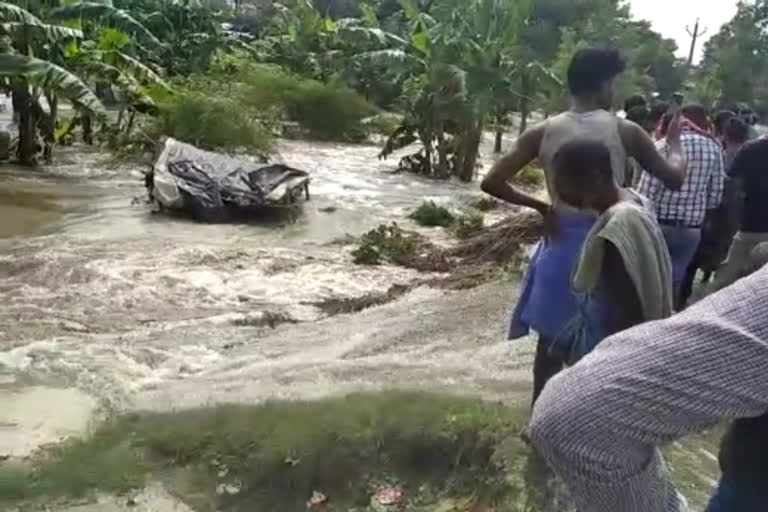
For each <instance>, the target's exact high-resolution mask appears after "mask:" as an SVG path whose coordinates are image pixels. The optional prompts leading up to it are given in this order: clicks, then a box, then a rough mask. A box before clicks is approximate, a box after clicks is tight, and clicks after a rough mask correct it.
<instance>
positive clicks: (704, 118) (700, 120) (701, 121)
mask: <svg viewBox="0 0 768 512" xmlns="http://www.w3.org/2000/svg"><path fill="white" fill-rule="evenodd" d="M681 112H682V114H683V116H685V118H686V119H688V120H689V121H691V122H692V123H693V124H695V125H696V126H697V127H698V128H699V129H700V130H705V131H706V130H709V129H710V125H709V116H708V115H707V109H706V108H704V107H703V106H701V105H698V104H690V105H686V106H684V107H683V108H682V110H681Z"/></svg>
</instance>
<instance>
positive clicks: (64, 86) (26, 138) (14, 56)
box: [0, 2, 104, 165]
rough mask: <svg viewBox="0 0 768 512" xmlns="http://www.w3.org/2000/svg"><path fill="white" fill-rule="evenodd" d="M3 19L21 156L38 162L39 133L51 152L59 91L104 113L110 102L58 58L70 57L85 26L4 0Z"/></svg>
mask: <svg viewBox="0 0 768 512" xmlns="http://www.w3.org/2000/svg"><path fill="white" fill-rule="evenodd" d="M0 20H2V22H3V23H2V26H1V28H0V30H2V32H3V33H4V34H5V35H6V36H7V38H8V39H7V41H10V44H6V45H5V46H4V47H3V48H1V49H0V75H1V76H2V77H4V78H5V79H6V80H7V86H8V87H9V88H10V90H11V91H12V94H13V105H14V112H15V113H16V114H17V115H18V126H19V144H18V159H19V162H20V163H22V164H24V165H33V164H34V163H35V161H36V159H35V155H36V153H37V135H38V133H40V134H41V135H42V136H43V139H44V142H45V145H46V148H45V155H46V158H50V156H51V151H52V145H53V142H54V131H55V126H56V109H57V104H58V98H59V97H62V98H65V99H67V100H69V101H70V102H71V103H72V104H73V105H74V106H75V107H76V108H77V109H80V110H82V111H85V112H90V113H95V114H102V113H103V112H104V108H103V106H102V104H101V102H100V101H99V99H98V98H97V97H96V95H95V94H94V93H93V92H92V91H91V90H90V88H89V87H88V86H86V85H85V83H83V81H82V80H80V78H78V77H77V76H76V75H74V74H73V73H71V72H70V71H68V70H67V69H65V68H63V67H61V66H59V65H58V64H57V63H56V61H58V62H62V61H64V60H65V48H66V47H68V46H71V44H77V41H78V40H79V39H81V38H82V37H83V34H82V32H80V31H79V30H76V29H72V28H68V27H62V26H58V25H50V24H46V23H44V22H43V21H41V20H40V19H39V18H38V17H37V16H35V15H34V14H32V13H31V12H29V11H27V10H24V9H22V8H20V7H18V6H16V5H13V4H9V3H4V2H0ZM42 95H45V96H46V98H47V100H48V105H49V111H48V112H46V111H45V110H44V109H43V107H42V106H41V104H40V97H41V96H42Z"/></svg>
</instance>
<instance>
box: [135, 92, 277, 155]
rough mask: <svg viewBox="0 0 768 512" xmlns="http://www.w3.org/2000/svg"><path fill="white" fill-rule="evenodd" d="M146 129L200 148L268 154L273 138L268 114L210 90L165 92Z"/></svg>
mask: <svg viewBox="0 0 768 512" xmlns="http://www.w3.org/2000/svg"><path fill="white" fill-rule="evenodd" d="M262 114H263V113H262ZM148 132H149V133H153V134H156V135H167V136H170V137H173V138H175V139H178V140H180V141H183V142H188V143H190V144H194V145H195V146H197V147H200V148H203V149H209V150H217V149H223V150H229V151H234V150H241V149H245V150H249V151H253V152H256V153H258V154H261V155H266V154H269V152H270V151H271V150H272V147H273V142H274V137H273V135H272V126H271V121H270V120H269V119H268V118H265V117H263V116H262V117H257V116H256V115H255V113H254V112H252V111H251V110H250V109H248V108H244V107H243V105H242V103H241V102H240V101H238V100H237V98H232V97H229V96H227V95H221V94H218V93H214V92H213V91H204V92H199V91H195V90H181V91H177V92H176V93H175V94H173V95H169V96H167V97H166V99H165V101H163V102H162V103H161V104H160V113H159V115H158V117H157V118H155V119H154V120H153V122H152V123H151V125H150V127H149V129H148Z"/></svg>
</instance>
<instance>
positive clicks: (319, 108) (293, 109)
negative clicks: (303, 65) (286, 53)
mask: <svg viewBox="0 0 768 512" xmlns="http://www.w3.org/2000/svg"><path fill="white" fill-rule="evenodd" d="M236 79H237V80H239V81H241V82H242V83H243V92H242V101H243V102H244V103H245V104H247V105H249V107H251V108H254V109H256V111H258V112H262V111H269V110H270V109H278V110H279V111H280V113H281V115H282V116H283V117H284V118H286V119H287V120H289V121H295V122H297V123H299V125H300V126H301V127H302V128H303V129H304V130H305V131H306V133H307V134H308V135H309V136H310V137H313V138H316V139H320V140H340V141H359V140H362V139H364V138H365V137H366V135H367V133H366V127H365V125H364V123H363V120H364V119H365V118H367V117H369V116H371V115H372V114H374V113H375V112H376V109H375V107H373V106H372V105H371V104H369V103H368V102H367V101H366V100H365V99H364V98H363V97H362V96H360V95H359V94H357V93H356V92H355V91H353V90H351V89H347V88H345V87H341V86H339V85H337V84H335V83H323V82H318V81H317V80H310V79H307V78H302V77H300V76H297V75H294V74H291V73H288V72H286V71H284V70H282V69H281V68H279V67H277V66H272V65H264V64H258V65H253V64H250V65H246V66H243V67H242V70H241V71H240V72H239V74H238V78H236Z"/></svg>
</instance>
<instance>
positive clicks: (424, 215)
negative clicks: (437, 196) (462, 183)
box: [408, 201, 456, 227]
mask: <svg viewBox="0 0 768 512" xmlns="http://www.w3.org/2000/svg"><path fill="white" fill-rule="evenodd" d="M408 218H410V219H412V220H414V221H416V223H417V224H419V225H420V226H429V227H433V226H442V227H449V226H452V225H453V223H454V222H455V221H456V218H455V217H454V215H453V214H452V213H451V212H450V210H448V209H447V208H445V207H444V206H439V205H437V204H435V202H434V201H425V202H423V203H421V206H419V207H418V208H416V210H415V211H413V213H411V214H410V215H409V216H408Z"/></svg>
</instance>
